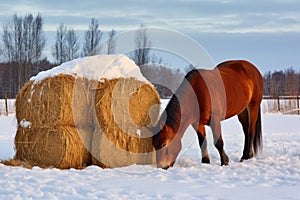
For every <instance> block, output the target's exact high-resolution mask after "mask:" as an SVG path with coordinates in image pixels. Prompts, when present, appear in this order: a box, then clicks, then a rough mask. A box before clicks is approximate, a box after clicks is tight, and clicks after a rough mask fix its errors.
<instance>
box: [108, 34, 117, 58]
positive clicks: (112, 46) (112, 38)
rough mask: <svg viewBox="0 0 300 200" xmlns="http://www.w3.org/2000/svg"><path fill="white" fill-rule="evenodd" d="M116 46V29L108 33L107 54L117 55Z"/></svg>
mask: <svg viewBox="0 0 300 200" xmlns="http://www.w3.org/2000/svg"><path fill="white" fill-rule="evenodd" d="M116 44H117V38H116V31H115V30H114V29H112V30H111V31H110V32H109V33H108V41H107V54H113V53H115V50H116Z"/></svg>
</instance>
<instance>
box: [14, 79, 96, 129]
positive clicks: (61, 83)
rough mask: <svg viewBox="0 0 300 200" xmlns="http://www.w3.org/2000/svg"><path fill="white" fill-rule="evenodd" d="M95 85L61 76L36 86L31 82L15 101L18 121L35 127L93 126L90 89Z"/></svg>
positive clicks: (40, 82)
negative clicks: (26, 122)
mask: <svg viewBox="0 0 300 200" xmlns="http://www.w3.org/2000/svg"><path fill="white" fill-rule="evenodd" d="M94 83H95V82H93V81H88V80H87V79H85V78H76V79H75V78H74V77H73V76H71V75H65V74H60V75H57V76H54V77H48V78H45V79H43V80H41V81H39V82H37V83H34V82H33V81H29V82H28V83H27V84H25V85H24V86H23V87H22V89H21V90H20V91H19V93H18V95H17V97H16V103H15V104H16V117H17V121H18V123H19V124H20V122H21V121H22V120H25V121H28V122H30V123H31V125H32V126H33V127H39V126H50V125H51V126H77V127H89V126H92V125H93V120H92V119H91V117H90V113H91V109H90V107H91V106H90V102H89V101H90V100H91V99H92V97H91V95H92V94H91V93H90V88H91V87H94V86H93V84H94Z"/></svg>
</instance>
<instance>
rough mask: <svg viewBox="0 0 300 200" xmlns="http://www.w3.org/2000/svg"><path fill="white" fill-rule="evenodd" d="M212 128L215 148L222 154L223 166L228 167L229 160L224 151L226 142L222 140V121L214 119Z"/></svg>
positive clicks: (211, 124)
mask: <svg viewBox="0 0 300 200" xmlns="http://www.w3.org/2000/svg"><path fill="white" fill-rule="evenodd" d="M210 127H211V129H212V132H213V136H214V143H215V147H216V148H217V150H218V152H219V154H220V158H221V165H228V162H229V158H228V156H227V155H226V153H225V151H224V142H223V139H222V131H221V122H220V120H216V119H212V120H211V123H210Z"/></svg>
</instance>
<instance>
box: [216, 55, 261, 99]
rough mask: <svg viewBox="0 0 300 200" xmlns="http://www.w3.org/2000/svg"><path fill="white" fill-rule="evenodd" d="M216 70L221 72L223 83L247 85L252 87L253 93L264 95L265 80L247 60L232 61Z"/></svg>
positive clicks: (226, 62)
mask: <svg viewBox="0 0 300 200" xmlns="http://www.w3.org/2000/svg"><path fill="white" fill-rule="evenodd" d="M216 69H218V71H219V72H220V74H221V76H222V78H223V81H224V82H226V81H231V82H234V83H235V84H238V83H247V84H249V86H251V87H252V90H253V91H252V92H259V94H261V95H259V94H257V95H259V96H262V94H263V91H262V90H263V78H262V75H261V73H260V72H259V70H258V69H257V68H256V67H255V66H254V65H253V64H252V63H250V62H248V61H245V60H232V61H225V62H223V63H220V64H219V65H218V66H217V67H216Z"/></svg>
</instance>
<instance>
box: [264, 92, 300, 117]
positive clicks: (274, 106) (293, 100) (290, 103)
mask: <svg viewBox="0 0 300 200" xmlns="http://www.w3.org/2000/svg"><path fill="white" fill-rule="evenodd" d="M263 105H264V108H265V111H266V112H270V113H276V112H279V113H283V114H297V115H300V96H277V97H272V96H264V103H263Z"/></svg>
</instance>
